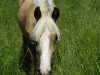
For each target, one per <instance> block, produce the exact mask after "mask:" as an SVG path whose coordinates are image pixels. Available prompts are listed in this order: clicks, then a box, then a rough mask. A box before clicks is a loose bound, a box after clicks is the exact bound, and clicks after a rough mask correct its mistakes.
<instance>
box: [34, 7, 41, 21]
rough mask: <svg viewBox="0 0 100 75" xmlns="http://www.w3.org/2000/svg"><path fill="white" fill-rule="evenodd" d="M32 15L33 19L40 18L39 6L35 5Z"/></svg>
mask: <svg viewBox="0 0 100 75" xmlns="http://www.w3.org/2000/svg"><path fill="white" fill-rule="evenodd" d="M34 17H35V19H36V20H37V21H38V20H39V19H40V18H41V11H40V8H39V7H37V8H36V9H35V11H34Z"/></svg>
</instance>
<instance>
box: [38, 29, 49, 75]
mask: <svg viewBox="0 0 100 75" xmlns="http://www.w3.org/2000/svg"><path fill="white" fill-rule="evenodd" d="M49 45H50V32H49V30H48V28H46V29H45V31H44V33H43V35H42V37H41V38H40V48H41V55H40V71H41V72H42V73H43V74H47V72H48V71H50V70H51V65H50V64H51V50H50V47H49Z"/></svg>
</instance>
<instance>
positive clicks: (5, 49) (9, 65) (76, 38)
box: [0, 0, 100, 75]
mask: <svg viewBox="0 0 100 75" xmlns="http://www.w3.org/2000/svg"><path fill="white" fill-rule="evenodd" d="M55 4H56V6H57V7H58V8H59V10H60V19H59V29H60V31H61V35H62V38H61V42H60V43H59V44H58V48H57V50H56V54H55V56H54V59H53V61H52V63H53V67H52V71H53V75H100V0H55ZM17 13H18V0H1V1H0V75H25V73H24V72H23V70H21V69H20V68H19V58H20V52H21V47H22V46H21V44H22V34H21V32H20V29H19V27H18V18H17Z"/></svg>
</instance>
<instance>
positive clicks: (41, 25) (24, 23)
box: [18, 0, 61, 75]
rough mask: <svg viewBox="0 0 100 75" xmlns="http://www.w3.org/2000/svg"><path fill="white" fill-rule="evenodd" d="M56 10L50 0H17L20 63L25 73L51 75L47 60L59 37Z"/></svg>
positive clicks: (49, 60) (48, 60)
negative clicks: (20, 34) (20, 38)
mask: <svg viewBox="0 0 100 75" xmlns="http://www.w3.org/2000/svg"><path fill="white" fill-rule="evenodd" d="M59 14H60V12H59V9H58V8H57V7H56V6H55V4H54V2H53V1H52V0H19V12H18V21H19V28H20V30H21V32H22V36H23V49H22V52H23V55H22V57H21V59H22V60H21V65H22V68H24V70H25V72H26V73H27V74H28V75H51V60H52V57H53V54H54V53H55V49H56V45H57V42H58V41H60V37H61V35H60V31H59V29H58V26H57V20H58V18H59Z"/></svg>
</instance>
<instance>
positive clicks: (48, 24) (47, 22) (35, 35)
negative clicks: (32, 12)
mask: <svg viewBox="0 0 100 75" xmlns="http://www.w3.org/2000/svg"><path fill="white" fill-rule="evenodd" d="M46 28H48V30H49V31H50V32H51V33H55V34H56V35H57V37H58V41H60V32H59V29H58V27H57V25H56V24H55V22H54V21H53V19H52V18H49V17H42V18H41V19H40V20H39V21H38V22H37V24H36V25H35V27H34V28H33V31H32V34H31V39H33V40H34V41H38V42H39V40H40V38H41V36H42V34H43V33H44V30H45V29H46Z"/></svg>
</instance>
